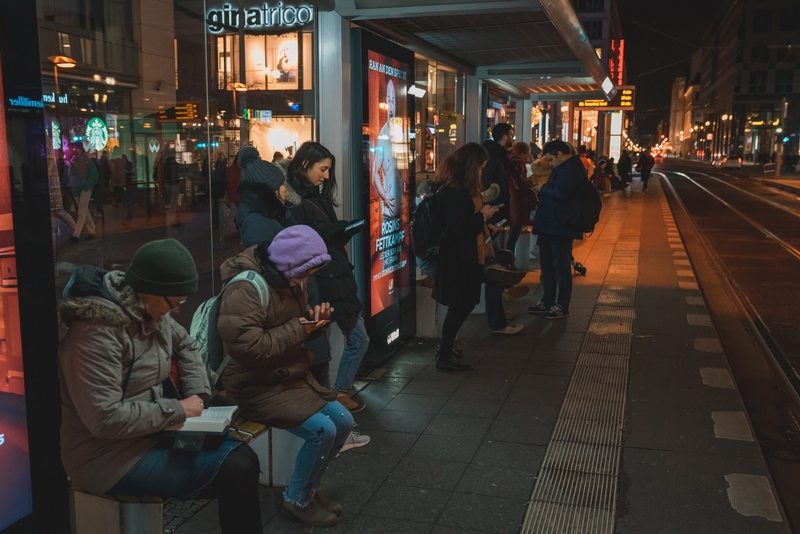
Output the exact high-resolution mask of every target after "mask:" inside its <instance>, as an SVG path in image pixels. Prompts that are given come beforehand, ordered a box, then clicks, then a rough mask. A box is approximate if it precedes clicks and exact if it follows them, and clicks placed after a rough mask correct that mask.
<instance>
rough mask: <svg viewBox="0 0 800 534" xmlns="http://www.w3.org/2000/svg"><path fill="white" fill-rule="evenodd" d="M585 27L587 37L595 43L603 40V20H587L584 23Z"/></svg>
mask: <svg viewBox="0 0 800 534" xmlns="http://www.w3.org/2000/svg"><path fill="white" fill-rule="evenodd" d="M583 27H584V28H585V29H586V36H587V37H589V39H591V40H593V41H595V40H598V39H602V38H603V21H602V20H587V21H584V23H583Z"/></svg>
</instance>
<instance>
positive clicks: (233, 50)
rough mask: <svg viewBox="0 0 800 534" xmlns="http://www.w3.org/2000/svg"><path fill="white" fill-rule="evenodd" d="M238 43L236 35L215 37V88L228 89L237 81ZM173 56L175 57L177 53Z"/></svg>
mask: <svg viewBox="0 0 800 534" xmlns="http://www.w3.org/2000/svg"><path fill="white" fill-rule="evenodd" d="M238 44H239V43H238V37H237V36H233V35H226V36H224V37H217V89H221V90H223V91H230V90H231V84H233V83H234V82H236V81H237V79H236V72H237V70H238V67H239V62H238V59H239V57H238V56H239V54H238V53H237V52H238V49H239V47H238ZM175 57H176V58H177V55H176V56H175ZM176 61H177V59H176Z"/></svg>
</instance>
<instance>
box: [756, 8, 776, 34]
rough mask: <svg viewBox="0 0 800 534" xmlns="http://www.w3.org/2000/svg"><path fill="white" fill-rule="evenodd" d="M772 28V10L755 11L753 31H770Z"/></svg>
mask: <svg viewBox="0 0 800 534" xmlns="http://www.w3.org/2000/svg"><path fill="white" fill-rule="evenodd" d="M770 30H772V10H771V9H756V10H755V12H754V13H753V32H768V31H770Z"/></svg>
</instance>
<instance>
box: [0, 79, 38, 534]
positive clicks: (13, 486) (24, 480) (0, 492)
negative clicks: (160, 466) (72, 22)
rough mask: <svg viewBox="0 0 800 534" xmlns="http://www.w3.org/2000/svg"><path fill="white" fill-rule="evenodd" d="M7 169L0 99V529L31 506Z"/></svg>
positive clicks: (1, 98)
mask: <svg viewBox="0 0 800 534" xmlns="http://www.w3.org/2000/svg"><path fill="white" fill-rule="evenodd" d="M2 78H3V74H2V70H0V102H5V100H4V96H3V79H2ZM8 169H9V161H8V143H7V140H6V117H5V107H4V106H3V105H2V104H0V273H2V274H0V305H1V306H2V307H0V310H1V314H0V473H2V484H0V530H3V529H4V528H6V527H7V526H9V525H11V524H13V523H16V522H17V521H19V520H20V519H22V518H23V517H25V516H26V515H28V514H30V513H31V512H32V511H33V501H32V497H31V473H30V457H29V453H28V425H27V418H26V414H25V387H24V383H23V372H22V349H21V339H20V337H21V336H20V324H19V299H18V296H17V295H18V294H17V287H16V272H17V268H16V261H15V258H14V246H13V245H14V241H13V226H12V220H11V185H10V179H9V178H10V176H9V170H8ZM12 275H13V277H12Z"/></svg>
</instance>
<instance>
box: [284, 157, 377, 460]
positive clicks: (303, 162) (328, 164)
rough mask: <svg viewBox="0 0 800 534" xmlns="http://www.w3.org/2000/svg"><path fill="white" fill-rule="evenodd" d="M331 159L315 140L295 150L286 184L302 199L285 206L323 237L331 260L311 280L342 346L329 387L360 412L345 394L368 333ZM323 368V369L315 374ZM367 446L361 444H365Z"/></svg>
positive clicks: (297, 220) (359, 406) (350, 235)
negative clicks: (338, 206)
mask: <svg viewBox="0 0 800 534" xmlns="http://www.w3.org/2000/svg"><path fill="white" fill-rule="evenodd" d="M335 169H336V158H335V157H334V156H333V154H332V153H331V152H330V151H329V150H328V149H327V148H325V147H324V146H322V145H321V144H319V143H314V142H311V141H309V142H307V143H303V144H302V146H300V148H299V149H298V150H297V154H295V157H294V158H293V159H292V162H291V163H290V164H289V170H288V175H289V178H288V180H289V185H290V186H291V187H292V188H293V189H294V190H295V192H297V194H298V195H300V198H301V201H300V202H299V203H298V204H297V205H296V206H294V207H292V208H291V209H290V212H291V215H292V217H293V219H294V221H295V223H296V224H305V225H308V226H310V227H311V228H314V229H315V230H316V231H317V233H318V234H319V235H320V237H322V239H323V240H324V241H325V244H326V245H327V247H328V254H329V255H330V257H331V261H330V263H328V264H327V265H326V266H325V267H323V268H322V269H320V270H319V272H318V273H317V274H316V275H315V276H314V279H315V280H316V282H317V285H318V286H319V299H320V300H321V302H330V304H331V306H332V307H333V309H334V312H333V315H332V316H331V321H333V322H335V323H336V324H337V326H338V327H339V329H340V330H341V331H342V334H344V337H345V348H344V353H343V354H342V359H341V361H340V363H339V370H338V372H337V375H336V382H335V383H334V386H333V387H334V389H335V391H336V393H337V394H338V397H337V399H336V400H338V401H339V402H340V403H342V404H343V405H344V406H345V407H346V408H347V409H348V410H350V411H351V412H354V413H355V412H359V411H361V410H363V409H364V408H365V404H364V403H363V402H360V401H358V400H355V399H352V398H350V396H349V395H348V392H349V390H350V388H352V387H353V381H354V380H355V377H356V372H357V371H358V367H359V366H360V365H361V360H362V359H363V358H364V355H365V354H366V352H367V348H368V347H369V337H368V336H367V329H366V327H365V326H364V320H363V319H362V318H361V317H360V315H359V313H360V312H361V308H362V305H361V301H360V300H359V299H358V285H357V284H356V279H355V276H354V275H353V266H352V265H351V264H350V260H349V258H348V256H347V250H345V245H347V243H348V242H349V241H350V239H352V238H353V236H354V235H355V234H356V233H358V230H350V231H348V230H347V229H346V228H347V226H348V225H350V222H348V221H340V220H338V219H337V218H336V212H335V211H334V206H336V173H335ZM319 356H320V355H318V354H316V351H315V361H314V364H315V365H314V366H313V367H312V370H311V372H312V374H314V376H315V377H317V376H318V375H319V378H318V379H317V380H318V381H319V382H320V383H324V379H325V377H324V376H321V375H324V374H327V366H325V365H323V366H322V367H317V366H318V365H320V364H324V363H327V362H321V361H319V360H320V357H319ZM320 371H322V372H320ZM365 444H366V443H365Z"/></svg>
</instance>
